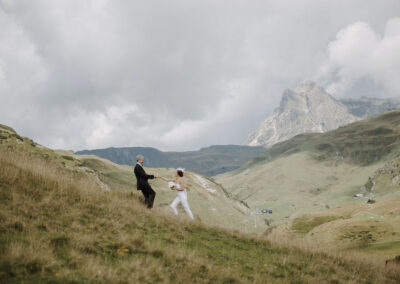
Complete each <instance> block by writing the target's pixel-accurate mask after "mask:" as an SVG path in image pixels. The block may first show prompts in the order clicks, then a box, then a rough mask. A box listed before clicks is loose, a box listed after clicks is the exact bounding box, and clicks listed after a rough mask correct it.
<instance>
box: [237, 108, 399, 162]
mask: <svg viewBox="0 0 400 284" xmlns="http://www.w3.org/2000/svg"><path fill="white" fill-rule="evenodd" d="M399 125H400V111H399V110H396V111H389V112H386V113H384V114H381V115H377V116H374V117H370V118H368V119H364V120H361V121H357V122H354V123H352V124H349V125H346V126H342V127H340V128H338V129H336V130H333V131H329V132H326V133H322V134H321V133H309V134H300V135H297V136H295V137H294V138H292V139H289V140H287V141H284V142H281V143H278V144H276V145H274V146H272V147H271V148H270V149H268V150H267V151H265V152H263V153H261V154H260V155H258V156H257V157H255V158H254V159H252V160H251V161H249V163H248V164H247V165H246V166H245V167H244V168H248V167H251V166H253V165H256V164H262V163H265V162H268V161H271V160H273V159H276V158H279V157H283V156H290V155H292V154H295V153H299V152H305V151H307V152H309V153H311V154H312V157H313V158H314V159H316V160H317V161H326V160H328V161H331V160H334V161H344V162H347V163H350V164H355V165H360V166H367V165H371V164H373V163H376V162H378V161H380V160H382V159H384V158H386V157H387V156H388V155H389V154H391V153H392V152H393V151H394V150H396V149H399V146H400V139H399V137H400V128H399V127H398V126H399Z"/></svg>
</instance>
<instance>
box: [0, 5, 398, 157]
mask: <svg viewBox="0 0 400 284" xmlns="http://www.w3.org/2000/svg"><path fill="white" fill-rule="evenodd" d="M399 11H400V2H399V1H397V0H388V1H385V2H384V3H383V2H382V1H372V0H371V1H369V0H367V1H365V0H355V1H344V0H339V1H335V2H332V1H320V0H303V1H289V0H284V1H277V0H268V1H264V0H263V1H261V0H255V1H214V0H205V1H183V0H174V1H153V0H149V1H123V0H117V1H108V0H88V1H81V0H68V1H67V0H65V1H51V0H37V1H28V0H25V1H24V0H0V101H1V103H0V123H4V124H7V125H10V126H12V127H14V128H15V129H16V130H17V131H18V132H20V133H21V134H22V135H25V136H29V137H31V138H33V139H35V140H36V141H38V142H39V143H41V144H44V145H46V146H50V147H53V148H65V149H74V150H79V149H84V148H100V147H110V146H153V147H158V148H161V149H164V150H189V149H197V148H200V147H203V146H207V145H210V144H241V143H243V142H244V141H245V140H246V137H247V135H248V134H249V133H250V132H252V130H254V129H255V128H257V127H258V125H259V123H261V121H262V120H263V119H264V118H265V117H266V116H267V115H268V114H269V113H270V112H271V111H272V110H273V108H274V107H276V106H277V105H278V103H279V99H280V95H281V93H282V91H283V90H284V89H286V88H289V87H293V86H294V85H296V84H297V83H298V82H300V81H302V80H304V79H310V78H311V79H317V80H318V81H319V82H320V83H322V84H323V85H324V86H327V88H328V89H329V90H330V91H331V92H333V93H334V95H337V96H342V97H345V96H359V95H363V94H365V88H364V89H363V86H368V85H369V84H372V85H373V88H370V87H368V88H367V89H368V90H374V92H373V95H374V96H388V95H396V94H397V92H398V85H397V84H398V83H397V82H396V79H395V74H399V72H398V70H399V69H398V68H399V62H398V52H397V53H396V52H395V50H396V47H398V18H397V17H398V15H399ZM354 37H356V38H359V40H354ZM361 43H363V44H361ZM397 49H398V48H397ZM362 58H371V60H368V61H370V62H366V61H365V60H362ZM396 58H397V59H396ZM396 70H397V71H396ZM371 82H372V83H371Z"/></svg>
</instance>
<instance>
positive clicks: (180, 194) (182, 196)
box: [160, 168, 194, 220]
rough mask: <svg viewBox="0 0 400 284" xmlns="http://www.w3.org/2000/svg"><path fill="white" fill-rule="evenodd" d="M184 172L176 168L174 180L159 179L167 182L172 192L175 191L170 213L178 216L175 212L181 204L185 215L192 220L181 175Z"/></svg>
mask: <svg viewBox="0 0 400 284" xmlns="http://www.w3.org/2000/svg"><path fill="white" fill-rule="evenodd" d="M184 172H185V169H182V168H178V169H176V174H175V179H166V178H164V177H160V179H162V180H164V181H166V182H168V186H169V187H170V188H171V189H172V190H176V191H177V197H176V198H175V199H174V201H172V203H171V205H170V207H171V209H172V211H173V212H174V214H175V215H178V210H176V206H178V204H179V203H182V206H183V209H185V211H186V213H187V214H188V215H189V217H190V219H192V220H193V219H194V218H193V214H192V211H191V210H190V208H189V203H188V201H187V193H186V189H185V183H184V181H183V173H184Z"/></svg>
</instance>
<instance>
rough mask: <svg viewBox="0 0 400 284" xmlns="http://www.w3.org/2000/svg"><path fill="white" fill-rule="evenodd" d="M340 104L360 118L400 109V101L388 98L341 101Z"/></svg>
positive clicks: (362, 98)
mask: <svg viewBox="0 0 400 284" xmlns="http://www.w3.org/2000/svg"><path fill="white" fill-rule="evenodd" d="M340 102H341V103H342V104H344V105H345V106H346V107H347V110H348V111H349V112H350V113H351V114H352V115H355V116H357V117H360V118H366V117H369V116H373V115H377V114H380V113H383V112H385V111H388V110H394V109H400V100H398V99H393V98H387V99H378V98H368V97H361V98H358V99H341V100H340Z"/></svg>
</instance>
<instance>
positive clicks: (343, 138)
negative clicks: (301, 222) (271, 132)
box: [215, 111, 400, 225]
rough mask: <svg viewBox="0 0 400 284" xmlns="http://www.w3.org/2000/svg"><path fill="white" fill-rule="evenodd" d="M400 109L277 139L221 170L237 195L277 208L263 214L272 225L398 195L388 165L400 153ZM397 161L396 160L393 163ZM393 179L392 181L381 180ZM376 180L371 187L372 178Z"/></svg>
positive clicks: (224, 182)
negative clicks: (233, 167) (318, 131)
mask: <svg viewBox="0 0 400 284" xmlns="http://www.w3.org/2000/svg"><path fill="white" fill-rule="evenodd" d="M399 126H400V111H391V112H387V113H385V114H382V115H378V116H375V117H372V118H368V119H365V120H362V121H357V122H354V123H352V124H350V125H346V126H343V127H340V128H339V129H336V130H333V131H330V132H326V133H322V134H316V133H314V134H302V135H298V136H296V137H294V138H292V139H290V140H287V141H284V142H281V143H278V144H276V145H274V146H272V147H271V148H269V149H268V150H267V151H265V152H263V153H261V154H260V155H259V156H257V157H256V158H254V159H252V160H251V161H249V162H248V163H247V164H246V165H245V166H243V167H242V168H241V169H239V170H236V171H233V172H230V173H225V174H222V175H218V176H216V177H215V180H216V181H217V182H219V183H221V184H222V185H223V186H224V188H226V190H227V191H229V192H230V193H232V195H233V196H234V197H236V198H237V199H239V200H242V201H243V202H246V203H247V204H248V205H249V207H250V208H252V209H253V210H254V209H255V208H258V209H262V208H267V209H273V214H272V215H267V216H264V218H266V219H268V221H269V224H270V225H274V224H279V223H282V222H285V220H288V219H290V218H295V217H296V216H299V215H301V214H305V213H311V212H317V211H322V210H327V209H329V208H333V207H337V206H341V205H344V204H347V203H351V202H356V203H365V202H366V199H364V198H358V199H357V198H354V197H353V196H354V195H355V194H363V195H364V196H365V197H367V198H368V197H369V196H370V194H371V193H372V194H373V195H375V198H376V200H378V201H379V200H385V198H387V197H388V196H390V198H396V196H397V197H399V196H400V190H399V188H400V187H399V183H398V179H399V178H397V180H396V176H397V175H398V172H396V171H395V170H394V169H393V168H390V167H389V166H387V168H388V170H387V171H386V176H385V177H384V178H382V181H380V178H378V176H377V177H376V178H375V175H376V174H375V173H383V172H382V169H383V168H385V165H386V164H387V163H391V161H393V159H396V157H397V155H398V154H399V153H400V152H399V148H400V139H399V137H400V127H399ZM394 165H397V163H394ZM383 181H385V182H390V183H394V184H393V185H392V187H386V186H380V184H381V182H383ZM372 182H375V183H376V186H375V187H374V189H373V190H371V186H370V184H371V183H372Z"/></svg>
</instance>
